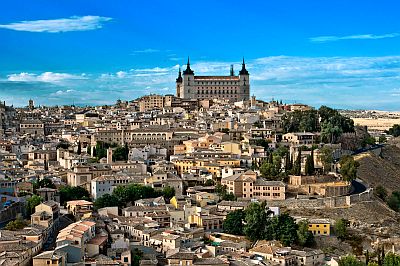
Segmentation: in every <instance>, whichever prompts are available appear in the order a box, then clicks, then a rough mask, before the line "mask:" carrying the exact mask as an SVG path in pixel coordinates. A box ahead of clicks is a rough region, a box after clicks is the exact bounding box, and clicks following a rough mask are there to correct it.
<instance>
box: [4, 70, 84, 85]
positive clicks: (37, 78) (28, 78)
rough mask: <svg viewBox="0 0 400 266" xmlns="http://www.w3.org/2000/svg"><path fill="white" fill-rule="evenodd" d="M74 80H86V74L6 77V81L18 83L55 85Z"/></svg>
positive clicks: (27, 74)
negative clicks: (47, 83)
mask: <svg viewBox="0 0 400 266" xmlns="http://www.w3.org/2000/svg"><path fill="white" fill-rule="evenodd" d="M74 79H87V77H86V74H82V75H73V74H68V73H54V72H44V73H42V74H40V75H37V74H33V73H27V72H22V73H19V74H10V75H8V76H7V80H8V81H19V82H49V83H57V82H60V81H64V80H74Z"/></svg>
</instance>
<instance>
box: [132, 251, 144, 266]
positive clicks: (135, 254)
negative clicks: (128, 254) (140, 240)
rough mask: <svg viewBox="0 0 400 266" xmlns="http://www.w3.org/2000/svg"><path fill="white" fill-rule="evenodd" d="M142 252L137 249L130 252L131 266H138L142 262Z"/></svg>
mask: <svg viewBox="0 0 400 266" xmlns="http://www.w3.org/2000/svg"><path fill="white" fill-rule="evenodd" d="M142 257H143V252H142V251H141V250H139V249H138V248H135V249H134V250H132V266H139V265H140V261H141V260H142Z"/></svg>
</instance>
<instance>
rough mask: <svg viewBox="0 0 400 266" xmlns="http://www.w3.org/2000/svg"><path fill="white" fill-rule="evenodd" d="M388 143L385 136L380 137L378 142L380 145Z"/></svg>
mask: <svg viewBox="0 0 400 266" xmlns="http://www.w3.org/2000/svg"><path fill="white" fill-rule="evenodd" d="M386 141H387V139H386V137H385V136H379V139H378V142H379V143H380V144H382V143H386Z"/></svg>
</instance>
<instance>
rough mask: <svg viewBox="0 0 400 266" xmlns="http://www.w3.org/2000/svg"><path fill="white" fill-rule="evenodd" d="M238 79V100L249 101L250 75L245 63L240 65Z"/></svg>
mask: <svg viewBox="0 0 400 266" xmlns="http://www.w3.org/2000/svg"><path fill="white" fill-rule="evenodd" d="M239 79H240V89H239V94H241V95H240V96H241V97H240V98H242V99H243V100H249V98H250V75H249V71H247V69H246V63H245V62H244V57H243V63H242V69H241V70H240V71H239Z"/></svg>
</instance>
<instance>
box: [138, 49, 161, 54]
mask: <svg viewBox="0 0 400 266" xmlns="http://www.w3.org/2000/svg"><path fill="white" fill-rule="evenodd" d="M158 52H160V50H158V49H153V48H147V49H143V50H135V51H133V53H132V54H151V53H158Z"/></svg>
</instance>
